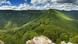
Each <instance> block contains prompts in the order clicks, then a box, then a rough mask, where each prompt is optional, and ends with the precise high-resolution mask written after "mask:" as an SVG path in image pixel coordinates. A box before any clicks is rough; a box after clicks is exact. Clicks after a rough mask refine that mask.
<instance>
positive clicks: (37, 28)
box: [0, 10, 78, 44]
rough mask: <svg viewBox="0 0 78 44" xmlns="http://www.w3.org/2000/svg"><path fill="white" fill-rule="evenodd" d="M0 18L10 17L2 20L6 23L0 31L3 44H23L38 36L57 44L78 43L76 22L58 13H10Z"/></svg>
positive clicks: (50, 11) (49, 11)
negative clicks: (65, 43)
mask: <svg viewBox="0 0 78 44" xmlns="http://www.w3.org/2000/svg"><path fill="white" fill-rule="evenodd" d="M8 12H10V11H8ZM14 12H16V13H14ZM7 14H8V16H7ZM11 14H12V15H11ZM13 14H14V15H13ZM23 15H24V16H23ZM0 16H2V17H3V16H4V18H2V17H0V18H2V19H5V18H8V17H9V16H10V17H9V18H10V19H7V20H6V19H5V20H6V21H5V20H4V22H8V23H4V26H3V27H2V28H1V29H0V39H1V40H3V41H4V42H5V44H25V42H26V41H27V40H30V39H32V38H33V37H34V36H39V35H45V36H47V37H49V38H50V39H51V40H52V41H53V42H56V43H57V44H59V42H60V41H66V42H68V41H72V42H74V43H78V41H77V39H78V36H77V35H78V23H77V22H78V21H75V20H72V18H70V17H68V16H66V15H65V14H63V13H61V12H59V11H56V10H48V11H35V12H33V11H23V12H20V11H19V12H17V11H12V13H11V12H10V13H7V12H6V13H5V15H0Z"/></svg>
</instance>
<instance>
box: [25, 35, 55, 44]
mask: <svg viewBox="0 0 78 44" xmlns="http://www.w3.org/2000/svg"><path fill="white" fill-rule="evenodd" d="M26 44H54V43H52V41H51V40H50V39H49V38H47V37H45V36H38V37H34V38H33V39H32V40H28V41H27V42H26Z"/></svg>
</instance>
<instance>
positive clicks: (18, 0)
mask: <svg viewBox="0 0 78 44" xmlns="http://www.w3.org/2000/svg"><path fill="white" fill-rule="evenodd" d="M7 1H10V2H11V3H12V4H13V5H19V4H20V3H24V2H26V3H30V2H31V0H27V1H25V0H7Z"/></svg>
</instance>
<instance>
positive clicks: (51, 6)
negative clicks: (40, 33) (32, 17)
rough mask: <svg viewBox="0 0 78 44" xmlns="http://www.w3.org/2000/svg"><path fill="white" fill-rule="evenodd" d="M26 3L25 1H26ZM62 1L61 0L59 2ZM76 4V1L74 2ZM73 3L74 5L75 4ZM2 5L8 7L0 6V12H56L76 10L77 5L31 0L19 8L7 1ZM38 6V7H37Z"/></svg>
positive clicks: (53, 0)
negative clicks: (55, 10) (49, 10)
mask: <svg viewBox="0 0 78 44" xmlns="http://www.w3.org/2000/svg"><path fill="white" fill-rule="evenodd" d="M26 1H27V0H26ZM60 1H63V0H59V2H60ZM76 2H77V1H76ZM76 2H74V3H76ZM2 3H7V4H9V5H3V6H0V10H9V9H10V10H48V9H58V10H66V11H70V10H78V5H77V4H73V3H58V0H32V1H31V2H30V3H31V4H32V5H30V4H27V3H23V4H19V6H12V4H11V2H9V1H2V2H0V5H1V4H2ZM39 4H40V5H39Z"/></svg>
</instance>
